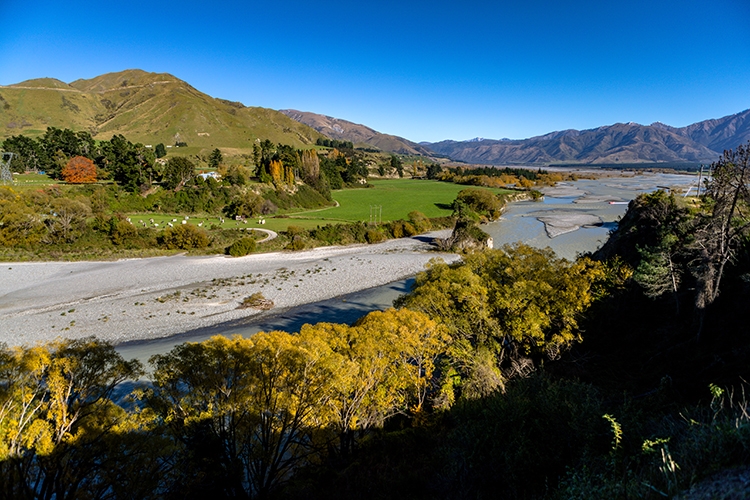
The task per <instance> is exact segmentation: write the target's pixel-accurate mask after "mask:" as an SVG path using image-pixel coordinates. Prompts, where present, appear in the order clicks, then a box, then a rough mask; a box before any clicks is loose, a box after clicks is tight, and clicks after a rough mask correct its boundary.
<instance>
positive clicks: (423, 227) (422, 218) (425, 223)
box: [409, 210, 432, 233]
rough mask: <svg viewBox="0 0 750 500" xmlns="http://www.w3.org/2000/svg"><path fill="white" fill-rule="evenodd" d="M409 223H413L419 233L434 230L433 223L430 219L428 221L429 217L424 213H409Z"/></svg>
mask: <svg viewBox="0 0 750 500" xmlns="http://www.w3.org/2000/svg"><path fill="white" fill-rule="evenodd" d="M409 222H411V224H412V225H413V226H414V228H415V229H416V230H417V233H424V232H427V231H429V230H430V229H432V223H431V222H430V219H428V218H427V216H426V215H425V214H423V213H422V212H418V211H416V210H414V211H413V212H409Z"/></svg>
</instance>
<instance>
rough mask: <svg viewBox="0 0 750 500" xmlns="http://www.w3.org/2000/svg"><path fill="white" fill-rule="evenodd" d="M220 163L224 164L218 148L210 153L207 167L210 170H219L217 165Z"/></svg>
mask: <svg viewBox="0 0 750 500" xmlns="http://www.w3.org/2000/svg"><path fill="white" fill-rule="evenodd" d="M222 163H224V157H223V156H222V154H221V151H220V150H219V148H216V149H214V150H213V151H211V154H210V155H209V157H208V166H209V167H211V168H219V165H221V164H222Z"/></svg>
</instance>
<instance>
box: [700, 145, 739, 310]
mask: <svg viewBox="0 0 750 500" xmlns="http://www.w3.org/2000/svg"><path fill="white" fill-rule="evenodd" d="M711 175H712V178H711V181H710V182H709V183H708V186H707V191H706V201H707V204H708V208H709V210H710V212H711V213H710V216H708V217H706V218H704V220H703V221H702V222H701V223H699V229H698V231H697V233H696V239H695V246H696V249H697V251H698V258H697V259H696V261H695V265H694V274H695V275H696V278H697V280H698V293H697V295H696V307H697V308H698V310H699V311H703V310H704V309H705V308H706V307H707V306H708V305H710V304H712V303H713V302H714V301H715V300H716V297H718V295H719V288H720V284H721V279H722V276H723V274H724V269H725V267H726V265H727V264H728V263H729V262H731V261H732V259H733V258H734V256H735V252H736V251H737V247H738V244H739V242H740V241H741V239H742V238H743V237H745V236H746V235H747V232H748V228H750V205H749V203H750V191H749V190H748V183H749V182H750V142H748V144H747V145H741V146H739V147H738V148H737V149H736V150H731V149H730V150H727V151H724V154H723V155H722V157H721V158H720V159H719V160H718V161H716V162H714V163H713V164H712V165H711Z"/></svg>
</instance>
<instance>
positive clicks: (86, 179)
mask: <svg viewBox="0 0 750 500" xmlns="http://www.w3.org/2000/svg"><path fill="white" fill-rule="evenodd" d="M62 178H63V180H64V181H65V182H68V183H70V184H91V183H93V182H96V165H94V162H93V161H91V160H89V159H88V158H86V157H84V156H74V157H73V158H71V159H70V161H69V162H68V164H67V165H66V166H65V168H64V169H63V170H62Z"/></svg>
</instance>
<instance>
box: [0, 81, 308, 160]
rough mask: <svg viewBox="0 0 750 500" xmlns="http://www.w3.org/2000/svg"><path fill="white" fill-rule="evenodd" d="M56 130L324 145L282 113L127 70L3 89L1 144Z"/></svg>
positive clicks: (201, 142) (236, 143) (217, 143)
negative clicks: (213, 95) (74, 79)
mask: <svg viewBox="0 0 750 500" xmlns="http://www.w3.org/2000/svg"><path fill="white" fill-rule="evenodd" d="M48 126H52V127H58V128H70V129H73V130H76V131H78V130H85V131H88V132H90V133H91V134H92V135H93V136H94V137H95V138H97V139H110V138H111V137H112V136H113V135H114V134H122V135H124V136H125V137H126V138H127V139H129V140H131V141H134V142H136V141H137V142H142V143H144V144H158V143H160V142H162V143H164V144H174V143H175V142H185V143H187V144H188V145H189V146H198V147H225V148H241V149H245V148H250V147H252V144H253V142H254V141H255V140H256V139H261V140H262V139H270V140H271V141H273V142H275V143H279V142H280V143H285V144H291V145H295V146H298V147H302V146H303V145H307V144H313V143H315V141H316V140H317V139H318V138H319V137H322V136H321V135H320V134H319V133H318V132H316V131H315V130H313V129H312V128H310V127H307V126H306V125H303V124H300V123H299V122H297V121H295V120H292V119H290V118H289V117H287V116H286V115H284V114H282V113H279V112H278V111H275V110H272V109H266V108H260V107H247V106H244V105H243V104H241V103H239V102H230V101H226V100H222V99H216V98H213V97H211V96H209V95H206V94H204V93H202V92H200V91H198V90H196V89H195V88H193V87H192V86H190V85H189V84H187V83H186V82H184V81H182V80H180V79H178V78H176V77H174V76H172V75H169V74H166V73H160V74H157V73H147V72H145V71H141V70H127V71H121V72H118V73H108V74H105V75H101V76H97V77H96V78H92V79H89V80H76V81H74V82H72V83H70V84H66V83H64V82H61V81H60V80H56V79H53V78H41V79H36V80H28V81H25V82H21V83H17V84H14V85H8V86H4V87H0V140H2V139H3V138H5V137H8V136H11V135H18V134H28V135H34V134H43V133H44V131H45V130H46V129H47V127H48Z"/></svg>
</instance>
